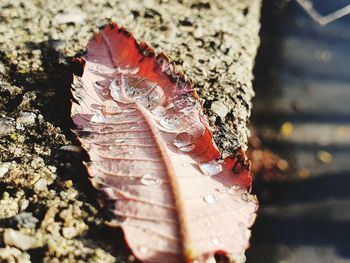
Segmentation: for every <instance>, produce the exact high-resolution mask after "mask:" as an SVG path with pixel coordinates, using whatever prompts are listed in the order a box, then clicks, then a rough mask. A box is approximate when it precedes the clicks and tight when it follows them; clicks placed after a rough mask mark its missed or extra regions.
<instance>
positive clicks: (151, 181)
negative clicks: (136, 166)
mask: <svg viewBox="0 0 350 263" xmlns="http://www.w3.org/2000/svg"><path fill="white" fill-rule="evenodd" d="M141 183H142V184H143V185H149V186H151V185H160V184H161V183H162V180H160V179H159V178H157V177H155V176H154V175H153V174H149V173H146V174H144V175H143V176H142V177H141Z"/></svg>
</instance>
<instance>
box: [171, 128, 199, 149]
mask: <svg viewBox="0 0 350 263" xmlns="http://www.w3.org/2000/svg"><path fill="white" fill-rule="evenodd" d="M193 142H194V139H193V136H192V134H190V133H188V132H180V133H178V134H177V135H176V136H175V139H174V141H173V143H174V145H175V146H176V147H177V148H178V149H179V150H180V151H183V152H191V151H192V150H193V149H194V148H196V145H195V144H194V143H193Z"/></svg>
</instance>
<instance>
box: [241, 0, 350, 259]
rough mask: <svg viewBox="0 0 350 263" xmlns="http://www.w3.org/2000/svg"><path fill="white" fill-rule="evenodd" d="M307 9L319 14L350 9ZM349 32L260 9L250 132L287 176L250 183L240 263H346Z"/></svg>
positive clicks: (332, 5)
mask: <svg viewBox="0 0 350 263" xmlns="http://www.w3.org/2000/svg"><path fill="white" fill-rule="evenodd" d="M314 2H317V4H315V7H316V9H317V10H318V11H319V12H320V13H321V14H328V13H330V12H333V11H334V10H336V9H337V8H340V7H344V6H345V5H347V4H350V1H314ZM320 2H322V3H320ZM349 24H350V17H349V16H347V17H344V18H341V19H340V20H337V21H336V22H333V23H331V24H329V25H327V26H324V27H322V26H320V25H318V24H317V23H316V22H314V21H313V20H312V19H311V18H310V17H308V15H307V14H306V13H305V11H304V10H303V9H302V8H301V7H300V6H299V5H298V4H297V3H296V2H295V1H265V3H264V6H263V15H262V31H261V37H262V45H261V48H260V51H259V54H258V58H257V65H256V69H255V75H256V80H255V87H254V89H255V91H256V94H257V95H256V98H255V101H254V102H253V103H254V107H255V109H254V110H253V114H252V123H253V125H254V126H255V128H256V129H257V135H258V137H259V138H260V139H261V141H262V144H263V145H264V147H267V148H268V149H269V150H271V151H272V152H274V153H276V154H278V155H279V156H280V157H281V158H282V159H283V160H285V161H286V162H285V163H283V164H284V166H283V167H284V168H285V169H283V170H286V172H284V173H283V175H281V176H279V177H278V178H272V179H271V178H270V180H266V176H265V177H263V176H258V178H257V180H256V184H255V192H257V193H258V196H259V200H260V202H261V209H260V213H259V216H258V219H257V222H256V225H255V226H254V228H253V233H252V236H253V240H252V247H251V249H249V251H248V255H247V262H249V263H251V262H252V263H255V262H259V263H263V262H269V263H274V262H279V263H282V262H283V263H287V262H288V263H297V262H337V263H339V262H350V239H349V236H348V234H349V233H350V232H349V231H350V192H349V190H348V186H349V184H350V161H349V160H350V105H349V104H350V67H349V64H348V63H349V58H350V52H349V51H350V48H349V46H350V31H349V30H348V28H349ZM281 174H282V172H281Z"/></svg>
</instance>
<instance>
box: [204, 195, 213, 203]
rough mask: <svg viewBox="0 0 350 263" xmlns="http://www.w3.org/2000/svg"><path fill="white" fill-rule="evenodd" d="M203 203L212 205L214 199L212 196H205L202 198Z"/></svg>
mask: <svg viewBox="0 0 350 263" xmlns="http://www.w3.org/2000/svg"><path fill="white" fill-rule="evenodd" d="M203 200H204V202H206V203H208V204H214V203H216V198H215V196H213V195H206V196H204V198H203Z"/></svg>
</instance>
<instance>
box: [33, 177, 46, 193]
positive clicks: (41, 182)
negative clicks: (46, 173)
mask: <svg viewBox="0 0 350 263" xmlns="http://www.w3.org/2000/svg"><path fill="white" fill-rule="evenodd" d="M46 188H47V181H46V179H44V178H40V179H39V180H38V181H37V182H36V183H35V184H34V189H35V190H36V191H43V190H45V189H46Z"/></svg>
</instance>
